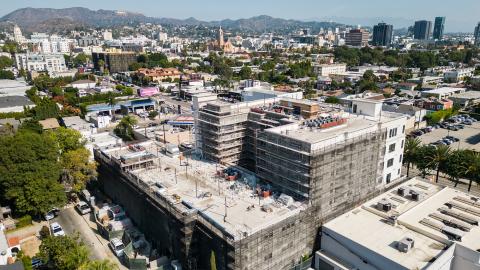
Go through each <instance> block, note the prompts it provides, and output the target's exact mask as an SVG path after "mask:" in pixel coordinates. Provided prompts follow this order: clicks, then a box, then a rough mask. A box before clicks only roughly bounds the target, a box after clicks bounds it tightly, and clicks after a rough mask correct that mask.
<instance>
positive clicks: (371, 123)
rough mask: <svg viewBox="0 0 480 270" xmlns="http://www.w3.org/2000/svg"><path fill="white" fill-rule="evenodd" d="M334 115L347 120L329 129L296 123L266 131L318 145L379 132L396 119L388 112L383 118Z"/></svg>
mask: <svg viewBox="0 0 480 270" xmlns="http://www.w3.org/2000/svg"><path fill="white" fill-rule="evenodd" d="M369 102H375V101H369ZM332 115H334V116H339V117H340V118H344V119H346V122H345V123H344V124H340V125H337V126H333V127H329V128H310V127H307V126H305V125H303V124H301V123H295V124H290V125H285V126H279V127H274V128H270V129H267V130H265V132H271V133H276V134H281V135H284V136H288V137H291V138H294V139H297V140H300V141H304V142H307V143H310V144H316V143H320V142H323V141H328V140H331V139H335V140H341V139H342V138H345V139H346V138H347V137H348V138H353V137H356V136H358V135H363V134H366V133H369V132H376V131H377V130H378V123H381V122H388V121H392V120H395V119H396V118H393V117H390V116H387V113H386V112H383V115H382V116H381V117H376V118H373V117H368V116H364V115H354V114H349V113H346V112H340V113H338V114H335V113H334V114H332ZM399 117H400V116H399ZM345 136H347V137H345Z"/></svg>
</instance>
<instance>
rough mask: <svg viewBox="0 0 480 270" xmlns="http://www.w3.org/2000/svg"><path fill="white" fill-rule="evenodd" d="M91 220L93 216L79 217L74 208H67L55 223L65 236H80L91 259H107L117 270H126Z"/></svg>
mask: <svg viewBox="0 0 480 270" xmlns="http://www.w3.org/2000/svg"><path fill="white" fill-rule="evenodd" d="M91 215H93V214H91ZM91 219H92V220H93V216H90V215H84V216H81V215H80V214H79V213H78V212H77V211H76V210H75V208H74V207H68V208H65V209H63V210H62V211H61V212H60V214H59V215H58V217H57V218H56V219H55V221H57V222H58V223H60V225H61V226H62V227H63V230H64V231H65V233H66V234H67V235H72V234H75V233H78V234H79V235H80V238H81V239H82V240H83V242H84V243H85V244H86V245H87V246H88V247H89V248H90V257H91V259H94V260H104V259H108V260H110V261H112V262H115V263H116V264H117V265H118V266H119V269H128V268H126V267H125V266H123V265H122V264H121V263H120V261H119V260H118V258H117V257H116V256H115V255H114V254H113V253H112V252H111V250H110V248H109V247H108V241H107V240H106V239H104V238H102V237H101V236H100V235H99V234H97V233H96V224H95V222H93V221H92V220H91Z"/></svg>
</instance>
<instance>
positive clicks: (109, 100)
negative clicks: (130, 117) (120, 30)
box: [107, 92, 117, 118]
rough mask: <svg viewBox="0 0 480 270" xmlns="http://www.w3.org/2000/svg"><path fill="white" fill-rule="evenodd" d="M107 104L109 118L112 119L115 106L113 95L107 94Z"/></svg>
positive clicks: (115, 101)
mask: <svg viewBox="0 0 480 270" xmlns="http://www.w3.org/2000/svg"><path fill="white" fill-rule="evenodd" d="M107 104H108V106H110V116H112V118H114V117H115V105H117V100H116V99H115V95H114V94H113V93H111V92H110V93H108V95H107Z"/></svg>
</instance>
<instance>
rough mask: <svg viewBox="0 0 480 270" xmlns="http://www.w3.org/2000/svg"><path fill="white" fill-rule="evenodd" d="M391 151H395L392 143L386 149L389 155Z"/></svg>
mask: <svg viewBox="0 0 480 270" xmlns="http://www.w3.org/2000/svg"><path fill="white" fill-rule="evenodd" d="M393 151H395V144H394V143H392V144H390V146H389V147H388V152H389V153H391V152H393Z"/></svg>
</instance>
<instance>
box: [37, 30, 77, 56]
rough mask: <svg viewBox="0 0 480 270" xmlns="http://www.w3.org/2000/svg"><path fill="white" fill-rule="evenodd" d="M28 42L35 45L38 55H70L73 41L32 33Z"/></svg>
mask: <svg viewBox="0 0 480 270" xmlns="http://www.w3.org/2000/svg"><path fill="white" fill-rule="evenodd" d="M30 42H31V43H33V44H34V45H37V48H38V51H39V52H40V53H70V51H71V47H72V45H73V44H74V43H75V41H74V40H71V39H67V38H63V37H60V36H58V35H51V36H49V35H47V34H45V33H33V34H32V36H31V37H30Z"/></svg>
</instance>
